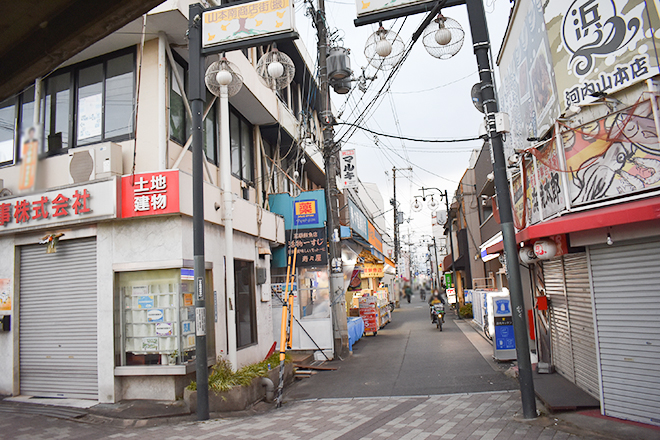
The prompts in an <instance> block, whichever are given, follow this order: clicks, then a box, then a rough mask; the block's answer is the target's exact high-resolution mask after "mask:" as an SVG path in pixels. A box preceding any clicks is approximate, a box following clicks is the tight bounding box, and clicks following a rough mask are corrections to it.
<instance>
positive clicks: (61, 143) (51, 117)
mask: <svg viewBox="0 0 660 440" xmlns="http://www.w3.org/2000/svg"><path fill="white" fill-rule="evenodd" d="M44 106H45V107H44V113H45V114H44V135H45V139H46V148H48V152H49V153H54V152H56V151H58V150H59V149H62V148H64V149H66V148H68V147H69V112H70V106H71V72H65V73H62V74H60V75H54V76H52V77H50V78H48V80H47V81H46V90H45V103H44Z"/></svg>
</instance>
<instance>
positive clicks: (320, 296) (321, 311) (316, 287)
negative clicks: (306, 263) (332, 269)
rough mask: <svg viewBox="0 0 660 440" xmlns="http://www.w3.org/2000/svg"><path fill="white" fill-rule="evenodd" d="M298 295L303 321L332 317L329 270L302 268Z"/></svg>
mask: <svg viewBox="0 0 660 440" xmlns="http://www.w3.org/2000/svg"><path fill="white" fill-rule="evenodd" d="M298 295H299V297H300V316H301V318H302V319H320V318H329V317H330V285H329V283H328V271H327V269H321V270H315V269H313V268H301V269H300V270H299V272H298Z"/></svg>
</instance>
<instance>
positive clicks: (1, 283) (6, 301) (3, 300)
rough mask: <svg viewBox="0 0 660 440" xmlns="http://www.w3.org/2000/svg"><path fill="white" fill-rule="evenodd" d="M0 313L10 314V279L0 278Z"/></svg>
mask: <svg viewBox="0 0 660 440" xmlns="http://www.w3.org/2000/svg"><path fill="white" fill-rule="evenodd" d="M0 311H3V312H11V279H10V278H0Z"/></svg>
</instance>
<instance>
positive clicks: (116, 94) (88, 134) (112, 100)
mask: <svg viewBox="0 0 660 440" xmlns="http://www.w3.org/2000/svg"><path fill="white" fill-rule="evenodd" d="M134 69H135V56H134V53H133V52H131V53H128V54H124V55H120V56H115V57H113V58H109V59H106V60H104V61H102V62H100V63H96V64H92V65H90V66H87V67H83V68H79V69H76V73H77V75H76V81H77V99H76V107H77V113H76V136H77V143H76V145H87V144H92V143H96V142H103V141H107V140H110V139H114V140H117V139H118V138H121V137H125V136H127V135H130V134H131V133H132V132H133V119H134V114H133V95H134V86H133V83H134V75H133V71H134ZM47 87H48V86H47Z"/></svg>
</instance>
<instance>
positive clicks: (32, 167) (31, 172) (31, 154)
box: [18, 127, 39, 191]
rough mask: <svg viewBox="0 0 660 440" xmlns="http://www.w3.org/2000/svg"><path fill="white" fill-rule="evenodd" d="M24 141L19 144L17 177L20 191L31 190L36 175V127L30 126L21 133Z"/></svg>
mask: <svg viewBox="0 0 660 440" xmlns="http://www.w3.org/2000/svg"><path fill="white" fill-rule="evenodd" d="M23 136H24V137H25V142H23V145H22V146H21V159H22V162H21V169H20V177H19V179H18V189H19V190H20V191H31V190H32V189H34V180H35V178H36V176H37V158H38V157H39V141H38V137H37V129H36V128H35V127H30V128H29V129H28V131H27V133H25V134H24V135H23Z"/></svg>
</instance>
